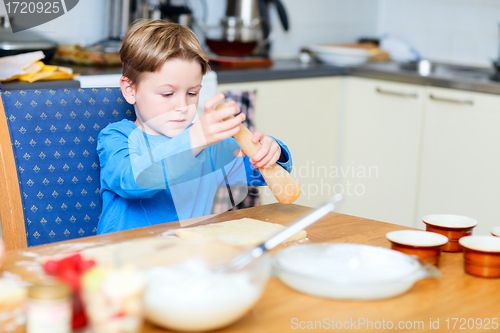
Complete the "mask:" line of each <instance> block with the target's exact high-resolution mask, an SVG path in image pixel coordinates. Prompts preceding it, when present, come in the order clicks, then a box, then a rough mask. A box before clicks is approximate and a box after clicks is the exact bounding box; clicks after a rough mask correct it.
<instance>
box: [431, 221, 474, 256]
mask: <svg viewBox="0 0 500 333" xmlns="http://www.w3.org/2000/svg"><path fill="white" fill-rule="evenodd" d="M422 222H424V223H425V230H427V231H430V232H434V233H437V234H441V235H443V236H446V237H447V238H448V243H446V244H445V245H444V246H443V247H442V248H441V250H442V251H444V252H462V246H460V244H459V243H458V240H459V239H460V238H462V237H466V236H470V235H472V229H473V228H474V227H475V226H476V225H477V221H476V220H474V219H472V218H470V217H466V216H460V215H450V214H434V215H427V216H424V217H423V218H422Z"/></svg>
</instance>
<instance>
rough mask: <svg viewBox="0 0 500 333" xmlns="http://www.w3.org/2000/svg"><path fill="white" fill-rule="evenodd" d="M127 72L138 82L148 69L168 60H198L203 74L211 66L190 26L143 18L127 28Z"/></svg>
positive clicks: (123, 50) (124, 48)
mask: <svg viewBox="0 0 500 333" xmlns="http://www.w3.org/2000/svg"><path fill="white" fill-rule="evenodd" d="M120 58H121V61H122V65H123V76H125V77H126V78H128V79H129V80H130V82H131V83H132V84H133V85H137V84H138V83H139V82H140V80H141V74H142V73H144V72H155V71H157V70H159V69H160V68H161V66H162V65H163V64H164V63H165V61H167V60H170V59H182V60H188V61H192V60H194V61H197V62H199V64H200V65H201V72H202V74H203V75H205V74H206V73H207V71H208V70H209V68H210V67H209V64H208V55H207V54H206V53H205V51H203V49H202V48H201V45H200V41H199V40H198V38H197V37H196V35H195V34H194V33H193V32H192V31H191V30H190V29H189V28H186V27H184V26H182V25H180V24H177V23H170V22H166V21H163V20H156V21H150V20H139V21H137V22H135V23H134V24H133V25H132V26H131V27H130V28H129V29H128V31H127V34H126V35H125V37H124V38H123V42H122V47H121V49H120Z"/></svg>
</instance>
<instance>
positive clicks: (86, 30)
mask: <svg viewBox="0 0 500 333" xmlns="http://www.w3.org/2000/svg"><path fill="white" fill-rule="evenodd" d="M109 7H110V1H109V0H80V1H79V2H78V4H77V5H76V6H75V7H74V8H73V9H72V10H70V11H69V12H67V13H66V14H64V15H62V16H60V17H58V18H56V19H54V20H52V21H50V22H47V23H45V24H42V25H39V26H37V27H34V28H32V29H30V31H34V32H37V33H40V34H41V35H43V36H45V37H47V38H50V39H52V40H54V41H56V42H58V43H60V44H80V45H82V46H86V45H92V44H94V43H97V42H99V41H101V40H103V39H106V38H107V37H108V35H109V14H110V10H109ZM3 15H6V10H5V7H4V3H3V1H0V16H3ZM0 38H1V37H0Z"/></svg>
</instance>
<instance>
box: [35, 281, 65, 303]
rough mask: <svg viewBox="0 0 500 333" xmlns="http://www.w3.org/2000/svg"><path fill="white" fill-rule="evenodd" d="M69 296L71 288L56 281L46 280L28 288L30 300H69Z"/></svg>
mask: <svg viewBox="0 0 500 333" xmlns="http://www.w3.org/2000/svg"><path fill="white" fill-rule="evenodd" d="M69 294H70V290H69V287H68V286H67V285H66V284H65V283H63V282H61V281H58V280H56V279H44V280H42V281H38V282H35V283H34V284H33V285H32V286H30V287H28V298H32V299H43V300H54V299H63V298H67V297H68V296H69Z"/></svg>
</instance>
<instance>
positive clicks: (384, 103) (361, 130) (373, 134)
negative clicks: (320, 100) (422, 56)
mask: <svg viewBox="0 0 500 333" xmlns="http://www.w3.org/2000/svg"><path fill="white" fill-rule="evenodd" d="M422 93H423V88H422V87H421V86H417V85H410V84H403V83H395V82H387V81H380V80H372V79H362V78H356V77H350V78H348V79H347V87H346V89H345V108H344V110H343V111H342V115H343V116H342V117H343V118H344V121H343V130H342V131H343V133H341V134H342V136H341V138H342V139H341V143H340V144H341V158H340V167H339V170H338V176H339V178H340V179H341V184H342V186H341V187H339V190H341V191H342V192H343V193H344V194H345V195H344V197H345V198H346V199H345V202H344V203H343V204H342V205H341V206H340V208H339V212H341V213H345V214H349V215H355V216H361V217H365V218H370V219H375V220H380V221H384V222H390V223H395V224H400V225H406V226H413V225H414V214H415V201H416V191H417V175H418V170H417V168H418V158H419V146H420V140H419V138H420V130H421V121H422V112H423V111H422V110H423V104H422V99H423V98H422Z"/></svg>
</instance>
